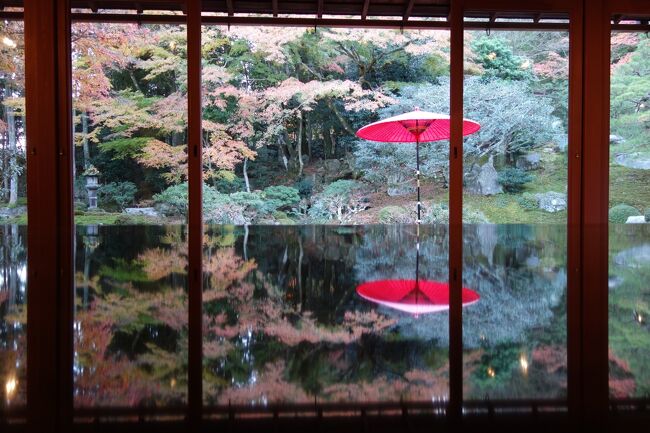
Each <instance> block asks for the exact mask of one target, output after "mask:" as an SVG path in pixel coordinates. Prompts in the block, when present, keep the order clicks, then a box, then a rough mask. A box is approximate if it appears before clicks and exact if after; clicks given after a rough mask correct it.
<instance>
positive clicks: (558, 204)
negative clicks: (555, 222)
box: [535, 191, 567, 213]
mask: <svg viewBox="0 0 650 433" xmlns="http://www.w3.org/2000/svg"><path fill="white" fill-rule="evenodd" d="M535 197H536V198H537V200H539V208H540V209H541V210H543V211H546V212H551V213H553V212H560V211H563V210H565V209H566V205H567V201H566V194H564V193H561V192H554V191H550V192H545V193H540V194H535Z"/></svg>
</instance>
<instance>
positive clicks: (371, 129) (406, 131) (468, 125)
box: [357, 108, 481, 224]
mask: <svg viewBox="0 0 650 433" xmlns="http://www.w3.org/2000/svg"><path fill="white" fill-rule="evenodd" d="M480 128H481V125H479V124H478V123H476V122H474V121H473V120H467V119H463V135H469V134H473V133H475V132H476V131H478V130H479V129H480ZM357 136H358V137H360V138H364V139H366V140H371V141H381V142H386V143H415V164H416V169H415V177H416V181H417V192H418V202H417V210H418V219H417V223H418V224H420V211H421V208H422V202H421V201H420V143H421V142H427V141H438V140H447V139H448V138H449V137H450V136H451V118H450V117H449V116H447V115H446V114H439V113H430V112H428V111H420V109H418V108H416V109H415V111H411V112H410V113H404V114H400V115H399V116H393V117H389V118H388V119H384V120H380V121H379V122H375V123H371V124H370V125H366V126H364V127H363V128H361V129H359V130H358V131H357Z"/></svg>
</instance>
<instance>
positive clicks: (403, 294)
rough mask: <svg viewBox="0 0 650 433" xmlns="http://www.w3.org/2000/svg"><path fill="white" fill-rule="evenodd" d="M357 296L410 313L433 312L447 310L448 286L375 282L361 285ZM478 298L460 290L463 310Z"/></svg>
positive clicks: (396, 281) (426, 281)
mask: <svg viewBox="0 0 650 433" xmlns="http://www.w3.org/2000/svg"><path fill="white" fill-rule="evenodd" d="M357 293H358V294H359V296H361V297H362V298H364V299H367V300H368V301H371V302H376V303H378V304H380V305H384V306H386V307H390V308H394V309H396V310H400V311H405V312H407V313H412V314H416V315H418V314H426V313H436V312H439V311H445V310H448V309H449V284H447V283H442V282H439V281H429V280H422V281H418V280H379V281H372V282H368V283H363V284H361V285H359V286H358V287H357ZM479 298H480V296H479V294H478V293H476V292H475V291H473V290H470V289H467V288H465V287H463V291H462V299H463V307H466V306H467V305H471V304H473V303H475V302H478V300H479Z"/></svg>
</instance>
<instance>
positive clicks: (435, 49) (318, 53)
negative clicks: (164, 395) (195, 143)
mask: <svg viewBox="0 0 650 433" xmlns="http://www.w3.org/2000/svg"><path fill="white" fill-rule="evenodd" d="M448 52H449V33H448V32H446V31H421V32H417V31H404V32H403V33H402V32H399V31H393V30H378V29H377V30H359V29H329V28H318V29H312V28H276V27H262V28H259V27H257V28H256V27H231V28H230V29H227V28H225V27H216V26H209V27H207V26H206V27H205V28H204V31H203V55H204V59H203V87H204V91H205V99H204V106H203V109H204V111H203V116H204V120H203V129H204V134H205V135H204V140H203V142H204V177H205V182H206V183H205V186H204V190H203V193H204V199H205V201H204V203H203V210H204V218H205V222H206V234H207V235H206V239H205V244H204V273H205V286H204V293H203V309H204V323H205V326H206V327H205V328H204V331H205V332H204V342H203V349H204V395H205V403H206V404H207V405H214V404H228V403H232V404H248V405H267V404H268V405H271V404H274V403H280V402H281V403H285V404H286V403H300V402H302V403H305V402H310V403H311V402H314V401H315V400H316V401H319V402H325V401H346V402H366V401H379V400H384V401H393V402H397V401H400V400H407V401H408V400H417V401H421V400H432V399H433V400H436V401H444V400H445V399H446V398H447V396H448V393H449V391H448V389H449V383H448V369H449V364H448V331H447V330H448V315H447V310H448V284H447V274H448V264H447V263H448V251H447V250H448V247H447V245H448V235H447V227H448V206H447V199H448V193H447V181H448V160H449V157H448V155H449V153H448V146H449V144H448V142H447V141H438V142H433V143H422V144H421V145H420V148H419V158H420V170H421V172H422V176H421V177H422V180H421V189H422V193H421V196H422V202H423V209H422V220H423V224H422V225H421V226H420V227H418V226H417V225H416V224H415V223H416V220H417V211H416V209H417V182H416V168H417V159H416V157H417V156H418V155H417V154H418V150H416V143H415V142H407V143H391V142H388V141H389V140H386V141H385V142H375V141H370V140H363V139H359V138H358V137H356V136H355V133H356V131H357V130H358V129H359V128H361V127H362V126H364V125H367V124H369V123H371V122H375V121H378V120H382V119H386V118H389V117H391V116H395V115H398V114H401V113H405V112H410V111H412V110H415V109H416V108H419V109H420V110H421V111H427V110H428V111H440V110H442V112H443V113H444V112H445V111H446V109H447V108H446V107H448V103H447V102H446V101H447V100H448V97H449V96H448V94H449V79H448V75H449V58H448Z"/></svg>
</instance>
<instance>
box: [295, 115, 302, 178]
mask: <svg viewBox="0 0 650 433" xmlns="http://www.w3.org/2000/svg"><path fill="white" fill-rule="evenodd" d="M302 124H303V118H302V111H300V112H299V114H298V140H297V143H296V148H297V150H298V152H297V153H298V167H299V168H298V177H300V176H302V170H303V168H304V164H303V162H302V130H303V125H302Z"/></svg>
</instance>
